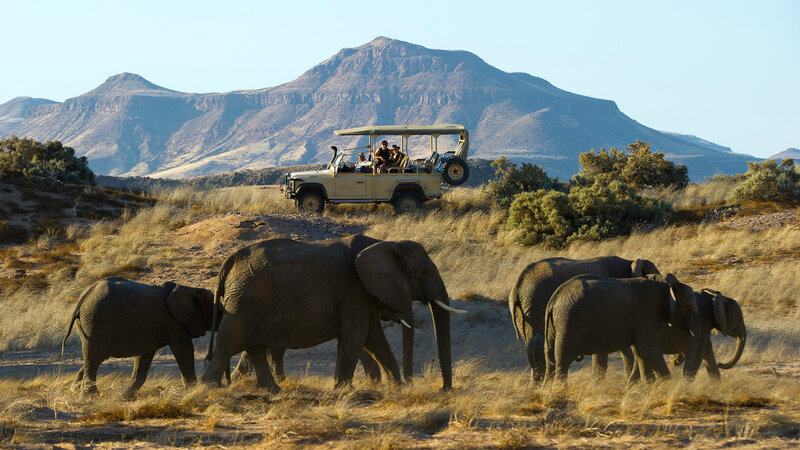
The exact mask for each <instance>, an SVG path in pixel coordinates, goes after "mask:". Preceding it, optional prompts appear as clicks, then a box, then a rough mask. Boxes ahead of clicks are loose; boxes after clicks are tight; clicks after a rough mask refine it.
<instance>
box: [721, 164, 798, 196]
mask: <svg viewBox="0 0 800 450" xmlns="http://www.w3.org/2000/svg"><path fill="white" fill-rule="evenodd" d="M747 165H748V169H747V173H746V174H745V175H744V181H742V182H741V183H739V185H738V186H736V188H735V189H734V190H733V192H731V194H730V196H729V197H728V201H730V202H733V203H736V202H742V201H746V200H752V201H763V202H778V203H788V204H796V203H800V167H798V166H797V165H796V164H795V163H794V160H792V159H784V160H783V161H782V162H781V164H778V162H777V161H775V160H774V159H767V160H765V161H764V162H761V163H755V162H751V163H747Z"/></svg>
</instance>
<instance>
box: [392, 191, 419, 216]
mask: <svg viewBox="0 0 800 450" xmlns="http://www.w3.org/2000/svg"><path fill="white" fill-rule="evenodd" d="M421 206H422V200H420V199H419V195H417V194H415V193H413V192H401V193H400V194H398V195H397V199H395V201H394V210H395V212H396V213H397V214H411V213H413V212H415V211H417V210H418V209H419V208H420V207H421Z"/></svg>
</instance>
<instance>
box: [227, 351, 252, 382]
mask: <svg viewBox="0 0 800 450" xmlns="http://www.w3.org/2000/svg"><path fill="white" fill-rule="evenodd" d="M252 369H253V364H252V363H251V362H250V358H248V357H247V352H242V356H241V357H239V363H238V364H236V368H234V369H233V373H231V378H232V379H234V380H235V379H237V378H241V377H246V376H248V375H250V372H252Z"/></svg>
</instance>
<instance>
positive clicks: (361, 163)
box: [356, 153, 372, 172]
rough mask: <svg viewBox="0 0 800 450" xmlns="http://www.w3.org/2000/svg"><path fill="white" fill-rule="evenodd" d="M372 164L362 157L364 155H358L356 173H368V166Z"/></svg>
mask: <svg viewBox="0 0 800 450" xmlns="http://www.w3.org/2000/svg"><path fill="white" fill-rule="evenodd" d="M371 165H372V163H371V162H370V161H367V158H366V157H364V153H359V154H358V163H357V164H356V172H369V171H370V166H371Z"/></svg>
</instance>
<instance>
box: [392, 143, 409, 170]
mask: <svg viewBox="0 0 800 450" xmlns="http://www.w3.org/2000/svg"><path fill="white" fill-rule="evenodd" d="M405 156H406V155H404V154H403V152H401V151H400V147H399V146H397V145H393V146H392V152H391V154H389V168H392V167H399V166H400V164H401V163H402V162H403V157H405Z"/></svg>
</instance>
